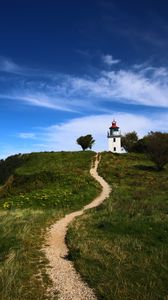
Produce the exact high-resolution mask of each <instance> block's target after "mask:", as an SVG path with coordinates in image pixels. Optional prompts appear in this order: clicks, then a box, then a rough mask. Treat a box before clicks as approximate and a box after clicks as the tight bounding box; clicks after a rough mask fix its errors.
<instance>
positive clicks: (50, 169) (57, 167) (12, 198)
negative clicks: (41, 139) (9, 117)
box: [0, 152, 99, 300]
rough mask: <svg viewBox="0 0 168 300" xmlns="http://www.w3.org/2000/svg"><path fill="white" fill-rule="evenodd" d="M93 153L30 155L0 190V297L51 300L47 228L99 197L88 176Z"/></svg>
mask: <svg viewBox="0 0 168 300" xmlns="http://www.w3.org/2000/svg"><path fill="white" fill-rule="evenodd" d="M94 155H95V154H94V152H85V153H83V152H72V153H71V152H60V153H32V154H29V155H27V154H26V155H23V162H21V164H20V167H19V168H17V169H14V168H13V169H12V170H13V172H12V173H13V174H11V175H12V176H10V178H9V179H8V180H7V182H6V183H5V185H4V186H3V188H1V191H0V197H1V198H0V299H3V300H23V299H24V300H35V299H37V300H38V299H39V300H44V299H50V296H49V295H48V294H47V287H48V286H50V285H51V284H52V283H51V281H50V279H49V278H48V277H47V274H46V265H47V261H46V259H45V256H44V253H43V252H42V251H41V247H42V244H43V242H44V235H45V230H46V228H47V227H48V226H49V225H51V223H52V222H54V221H56V220H57V219H59V218H60V217H61V216H63V215H64V214H65V213H68V212H71V211H74V210H77V209H80V208H81V207H83V205H85V204H87V203H89V202H90V201H91V200H92V198H93V197H95V195H96V194H97V191H98V190H99V186H98V185H97V184H96V183H95V181H94V180H93V179H92V178H91V177H90V175H89V169H90V165H91V160H92V159H93V156H94ZM19 159H20V158H19ZM3 167H4V166H3ZM56 299H57V296H56Z"/></svg>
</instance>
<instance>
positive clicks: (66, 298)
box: [44, 155, 111, 300]
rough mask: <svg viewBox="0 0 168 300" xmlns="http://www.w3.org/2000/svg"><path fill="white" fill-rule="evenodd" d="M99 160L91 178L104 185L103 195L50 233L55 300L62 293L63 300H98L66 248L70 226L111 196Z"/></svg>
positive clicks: (50, 257)
mask: <svg viewBox="0 0 168 300" xmlns="http://www.w3.org/2000/svg"><path fill="white" fill-rule="evenodd" d="M98 158H99V156H98V155H96V160H95V165H94V166H92V167H91V170H90V173H91V175H92V176H93V177H94V178H95V179H96V180H97V181H98V182H99V183H100V184H101V186H102V192H101V194H100V195H99V196H98V197H97V198H95V199H94V200H93V201H92V202H91V203H90V204H88V205H86V206H84V208H83V209H82V210H79V211H76V212H73V213H71V214H68V215H66V216H65V217H64V218H63V219H61V220H59V221H58V222H56V223H55V224H54V225H52V226H51V228H50V229H49V232H48V235H47V238H46V245H47V246H45V248H44V250H45V253H46V256H47V258H48V260H49V265H50V268H48V270H47V272H48V275H49V277H50V278H51V279H52V281H53V286H54V287H53V289H52V290H50V291H49V292H50V293H51V299H52V298H53V297H52V295H54V292H56V291H58V292H59V299H60V300H96V299H97V298H96V296H95V294H94V292H93V290H92V289H90V288H89V287H88V285H87V284H86V283H84V282H83V281H82V279H81V277H80V275H79V274H78V273H77V272H76V270H75V268H74V266H73V263H72V262H70V261H68V260H67V259H66V256H67V254H68V248H67V246H66V244H65V236H66V232H67V228H68V225H69V223H70V222H71V221H72V220H73V219H74V218H75V217H77V216H80V215H82V214H83V213H84V211H85V210H87V209H90V208H93V207H96V206H98V205H99V204H100V203H101V202H103V201H104V200H105V199H106V198H107V197H108V196H109V194H110V190H111V189H110V186H109V185H108V184H107V183H106V182H105V180H104V179H103V178H102V177H100V176H99V175H98V174H97V167H98V164H99V160H98Z"/></svg>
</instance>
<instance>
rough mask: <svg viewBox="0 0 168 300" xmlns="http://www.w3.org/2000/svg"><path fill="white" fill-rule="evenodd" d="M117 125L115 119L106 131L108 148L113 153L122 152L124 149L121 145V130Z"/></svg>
mask: <svg viewBox="0 0 168 300" xmlns="http://www.w3.org/2000/svg"><path fill="white" fill-rule="evenodd" d="M119 129H120V128H119V127H118V126H117V123H116V121H113V122H112V125H111V127H110V128H109V131H108V133H107V138H108V150H109V151H111V152H113V153H123V152H124V149H123V148H122V147H121V131H120V130H119Z"/></svg>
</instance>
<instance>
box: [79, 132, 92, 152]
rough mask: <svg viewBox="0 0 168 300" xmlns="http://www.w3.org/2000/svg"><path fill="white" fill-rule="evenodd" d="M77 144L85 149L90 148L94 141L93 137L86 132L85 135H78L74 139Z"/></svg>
mask: <svg viewBox="0 0 168 300" xmlns="http://www.w3.org/2000/svg"><path fill="white" fill-rule="evenodd" d="M76 142H77V144H78V145H80V146H81V147H82V149H83V151H85V150H86V149H87V148H89V149H92V146H93V144H94V143H95V140H94V139H93V137H92V135H91V134H87V135H85V136H80V137H79V138H78V139H77V140H76Z"/></svg>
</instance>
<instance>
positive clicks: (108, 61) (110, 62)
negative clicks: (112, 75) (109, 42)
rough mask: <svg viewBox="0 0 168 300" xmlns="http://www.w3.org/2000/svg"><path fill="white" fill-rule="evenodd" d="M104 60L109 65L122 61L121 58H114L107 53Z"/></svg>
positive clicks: (103, 57)
mask: <svg viewBox="0 0 168 300" xmlns="http://www.w3.org/2000/svg"><path fill="white" fill-rule="evenodd" d="M102 60H103V62H104V63H105V64H106V65H108V66H110V67H111V66H112V65H116V64H118V63H119V62H120V60H119V59H114V58H113V56H112V55H109V54H106V55H103V56H102Z"/></svg>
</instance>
